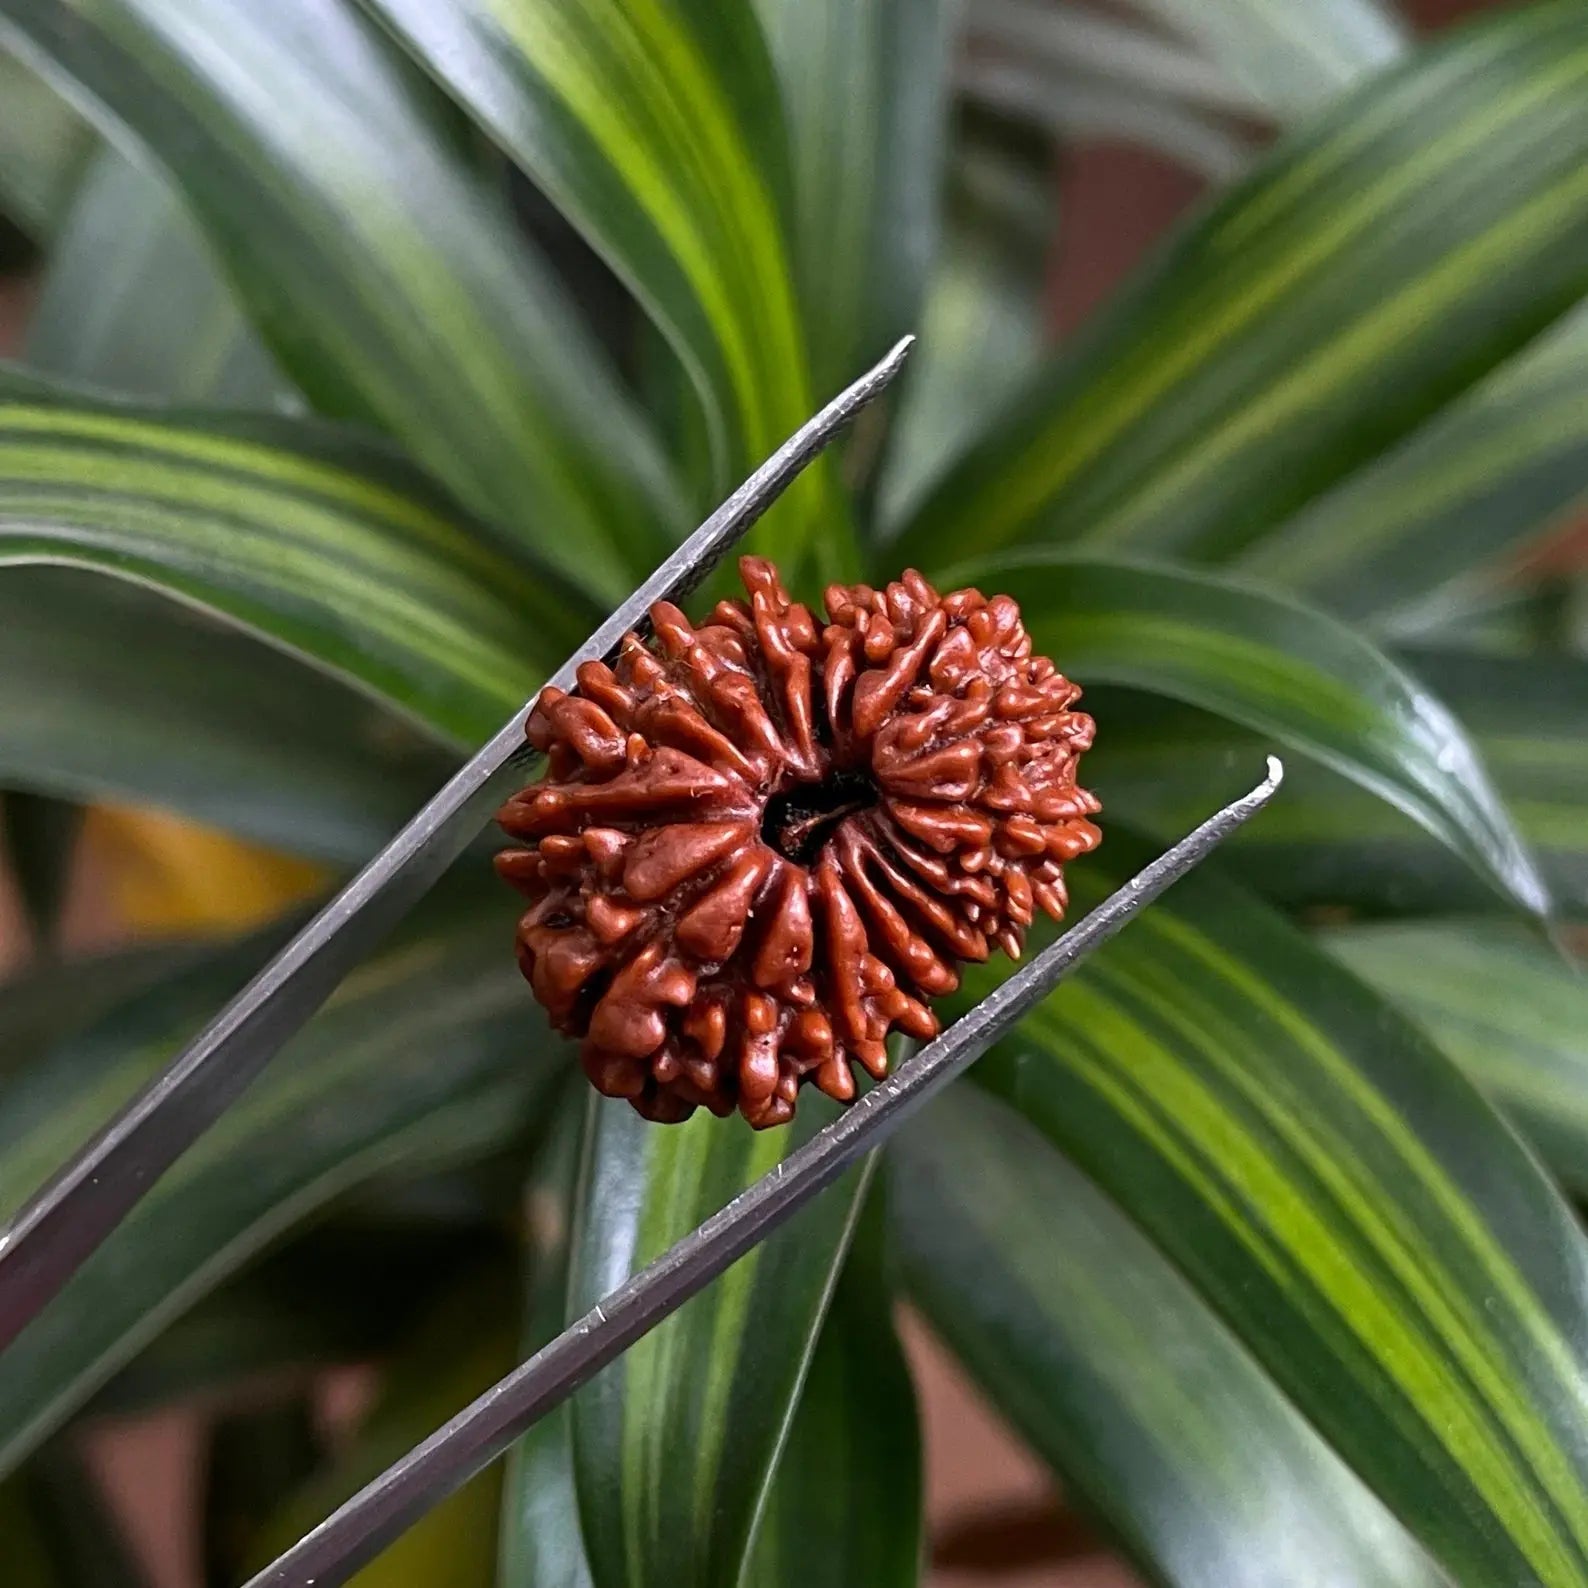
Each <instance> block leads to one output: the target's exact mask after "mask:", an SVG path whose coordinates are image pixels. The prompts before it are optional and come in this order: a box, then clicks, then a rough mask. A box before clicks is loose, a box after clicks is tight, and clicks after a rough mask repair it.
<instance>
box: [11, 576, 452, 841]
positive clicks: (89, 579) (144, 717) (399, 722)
mask: <svg viewBox="0 0 1588 1588" xmlns="http://www.w3.org/2000/svg"><path fill="white" fill-rule="evenodd" d="M445 738H446V736H440V737H439V738H438V736H437V735H436V734H435V733H433V732H431V733H426V732H423V731H420V730H417V729H416V728H415V726H414V725H413V724H412V723H411V722H410V721H407V720H404V719H403V718H400V717H398V716H396V715H395V714H394V713H393V712H391V711H389V710H385V711H383V710H381V709H380V708H379V707H378V706H377V705H376V704H375V703H374V702H372V701H370V700H369V699H368V698H367V697H365V696H364V695H361V694H357V693H355V692H354V691H353V690H352V689H350V688H348V687H346V686H345V685H342V684H340V683H338V682H337V681H336V680H335V679H332V678H329V677H327V676H325V675H324V674H321V673H318V672H315V671H313V670H312V669H310V668H308V667H306V666H305V665H304V664H303V663H302V662H301V661H300V660H297V659H295V658H293V657H291V656H288V655H286V654H285V653H283V652H280V651H277V650H275V649H273V648H272V647H269V646H266V645H264V644H262V643H260V641H259V640H258V639H256V638H254V637H252V636H250V635H247V634H244V633H240V632H238V631H236V630H233V629H231V628H230V627H222V626H221V625H219V624H217V623H216V622H214V621H213V620H212V619H210V618H207V617H204V616H202V615H200V614H197V613H191V612H188V611H186V610H184V609H182V608H179V607H176V606H174V605H173V604H172V603H171V602H170V601H169V600H168V599H166V598H164V597H163V596H159V595H156V594H154V593H152V592H150V591H148V590H144V589H141V588H139V587H138V586H136V585H130V584H123V583H122V582H121V581H119V580H109V579H102V578H100V577H98V576H97V575H95V574H90V573H85V572H83V571H81V570H78V569H62V568H9V569H6V570H5V571H4V572H3V573H0V783H5V784H9V785H10V786H12V787H13V788H21V789H31V790H35V791H38V792H42V793H45V794H53V795H58V796H62V797H66V798H71V799H77V800H85V801H87V800H94V799H106V798H108V799H113V800H131V801H134V802H137V803H142V804H148V805H155V806H159V807H162V808H164V809H167V810H172V811H177V812H179V813H181V814H182V815H186V816H192V817H195V818H197V819H198V820H200V821H203V822H208V823H209V824H211V825H212V826H216V827H220V828H222V829H224V830H226V831H228V832H235V833H239V834H241V835H243V836H244V837H247V838H252V839H255V840H257V841H259V842H261V843H265V844H270V845H272V846H274V847H276V848H278V849H286V850H290V851H293V852H296V853H299V854H306V855H312V856H315V857H317V858H319V859H324V860H334V861H340V862H344V863H346V862H354V861H361V860H365V859H367V858H368V857H369V856H370V855H371V854H373V853H374V852H375V850H376V849H378V848H379V847H380V845H381V844H382V843H384V842H385V841H386V839H388V838H389V837H390V836H391V835H392V834H393V833H394V832H396V831H397V829H398V828H399V827H400V826H401V825H402V823H403V821H404V820H405V819H406V818H407V817H408V816H409V815H410V814H411V813H412V812H413V811H414V810H415V809H416V808H417V807H418V805H420V804H421V803H422V802H423V801H424V800H425V799H426V798H428V797H429V795H431V794H433V793H434V792H435V791H436V789H438V788H439V787H440V786H441V784H442V783H443V782H444V781H445V780H446V778H447V777H448V776H449V775H450V774H451V772H452V771H453V770H454V768H455V766H456V764H457V763H456V757H455V755H454V754H453V753H452V752H451V751H449V750H448V749H447V748H445V747H444V742H443V741H444V740H445Z"/></svg>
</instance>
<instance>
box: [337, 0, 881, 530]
mask: <svg viewBox="0 0 1588 1588" xmlns="http://www.w3.org/2000/svg"><path fill="white" fill-rule="evenodd" d="M366 3H367V4H368V5H369V6H370V7H371V9H372V10H374V11H376V12H377V13H378V14H380V15H381V16H382V17H384V18H385V19H386V20H387V21H388V22H389V23H391V25H392V26H393V27H394V28H395V29H396V30H397V31H398V33H399V34H400V35H401V36H402V37H403V38H404V39H405V40H406V41H407V43H408V44H409V45H410V47H412V48H413V49H414V50H415V51H416V52H417V53H418V55H419V57H420V59H421V60H422V61H423V62H424V63H425V64H426V65H427V66H428V67H429V68H430V69H431V70H432V71H434V72H435V73H437V75H438V76H439V77H440V78H441V79H442V81H443V82H445V83H446V84H447V86H448V87H449V88H450V89H451V90H452V91H453V93H454V94H456V96H457V98H458V100H459V102H460V103H461V104H462V105H463V106H464V107H465V108H467V109H468V110H469V112H470V113H471V114H472V115H473V116H474V117H475V118H476V119H477V120H478V121H479V122H480V124H481V125H482V126H483V127H484V128H485V129H486V130H487V131H488V132H489V133H490V134H491V136H492V137H494V138H495V139H496V140H497V141H498V142H499V143H500V144H501V145H502V146H503V148H505V149H506V150H507V151H508V152H509V153H510V154H511V155H512V156H513V157H514V158H515V159H516V160H517V161H518V162H519V164H520V165H521V166H522V167H523V169H524V170H525V171H527V172H528V173H529V174H530V175H531V176H532V177H533V178H534V179H535V181H536V182H537V183H538V184H539V185H540V186H541V187H543V188H544V189H545V190H546V191H547V192H548V193H550V194H551V195H552V196H553V197H554V198H555V199H556V200H557V202H558V204H559V205H560V206H561V207H562V209H563V210H564V212H565V213H566V214H568V215H569V216H570V217H571V218H572V219H573V220H574V221H575V222H576V223H577V224H578V225H579V226H580V228H581V229H582V230H583V231H584V233H585V235H586V236H587V237H589V238H590V240H591V241H592V242H593V243H594V245H595V246H596V247H597V248H598V249H599V250H600V251H601V253H602V254H603V256H604V257H605V258H606V260H607V261H608V263H609V264H611V265H612V267H613V268H614V269H615V270H616V271H617V272H618V273H619V274H620V275H621V276H622V277H623V279H624V280H625V281H626V282H627V283H628V285H629V286H630V287H631V289H632V290H633V291H634V292H635V294H636V296H638V297H639V298H640V300H641V301H642V302H643V303H644V304H645V306H646V308H647V309H648V310H649V311H650V313H651V315H652V316H653V318H654V319H655V321H656V323H657V325H658V326H659V327H660V328H661V330H662V331H663V332H664V334H665V335H666V336H667V338H668V340H669V342H670V343H671V345H672V348H673V350H674V352H675V353H676V355H677V356H678V358H679V359H680V360H681V361H682V362H683V365H684V367H685V368H686V370H687V371H688V372H689V374H690V376H691V377H692V380H693V382H694V385H695V388H696V391H697V393H698V395H699V399H700V401H701V402H702V404H703V405H704V408H705V416H706V420H707V424H708V428H709V431H710V434H711V437H712V451H713V456H714V460H715V470H714V475H715V478H714V480H713V482H712V483H713V485H714V487H715V488H716V489H717V490H721V489H724V488H726V487H727V486H729V485H731V484H733V483H734V482H735V481H736V480H737V479H738V478H739V477H740V476H741V475H742V474H744V473H745V472H747V470H748V469H749V468H751V467H753V466H754V464H756V463H757V462H759V461H760V459H761V458H762V457H764V456H765V455H766V454H767V453H768V452H770V451H771V450H772V448H773V447H775V446H776V445H777V444H778V443H779V442H780V441H781V440H782V439H783V437H784V436H786V435H787V434H789V433H790V432H791V431H792V430H794V429H795V428H797V427H798V426H799V425H800V424H802V423H803V422H804V420H805V418H806V416H807V415H808V414H809V412H810V409H811V406H812V400H813V387H812V384H811V379H810V371H809V363H808V357H807V346H806V336H805V329H804V322H803V317H802V312H801V308H800V304H799V301H798V294H797V289H796V286H795V282H794V269H793V258H794V256H793V252H792V248H791V243H790V226H791V223H792V219H793V190H792V177H791V173H790V168H789V152H788V144H787V139H786V135H785V126H784V120H783V116H782V114H781V109H780V107H781V100H780V97H779V90H778V84H777V80H776V78H775V76H774V74H773V68H772V64H771V61H770V59H769V58H768V55H767V50H766V45H765V42H764V40H763V38H762V36H761V33H760V30H759V28H758V27H757V26H756V22H755V17H754V15H753V13H752V12H751V10H750V7H749V6H748V4H736V5H730V6H722V5H718V4H717V3H716V0H454V3H452V4H449V5H444V6H437V5H432V4H430V3H429V0H366ZM844 378H845V379H846V380H847V379H852V378H853V376H852V374H851V373H849V372H847V371H846V373H845V376H844ZM824 395H825V394H824ZM834 487H835V481H834V478H833V476H832V474H831V473H830V471H829V470H828V469H827V467H826V466H818V467H817V468H816V469H814V470H812V471H811V472H810V473H809V474H807V475H806V476H805V477H804V478H803V479H802V480H801V481H799V482H798V483H797V484H796V485H795V486H794V487H793V489H792V490H791V491H790V492H789V494H788V496H787V497H786V498H785V499H784V501H783V502H782V503H781V504H780V505H779V507H778V508H777V510H776V511H775V512H773V513H772V514H771V515H770V517H769V518H768V521H767V523H766V525H764V526H763V527H762V529H761V530H760V531H758V535H759V539H760V544H761V546H762V549H764V550H765V551H767V552H768V554H770V555H773V556H779V557H784V558H792V557H794V556H797V555H798V554H799V553H800V551H801V550H802V549H804V548H805V547H807V546H808V545H810V544H811V543H812V542H813V540H814V539H815V538H816V537H817V535H818V526H821V534H822V536H823V538H824V539H826V540H832V539H833V538H834V537H835V536H836V533H837V531H838V528H839V526H837V525H835V524H834V523H832V520H833V517H834V515H835V513H837V512H838V506H837V498H836V496H835V490H834Z"/></svg>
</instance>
